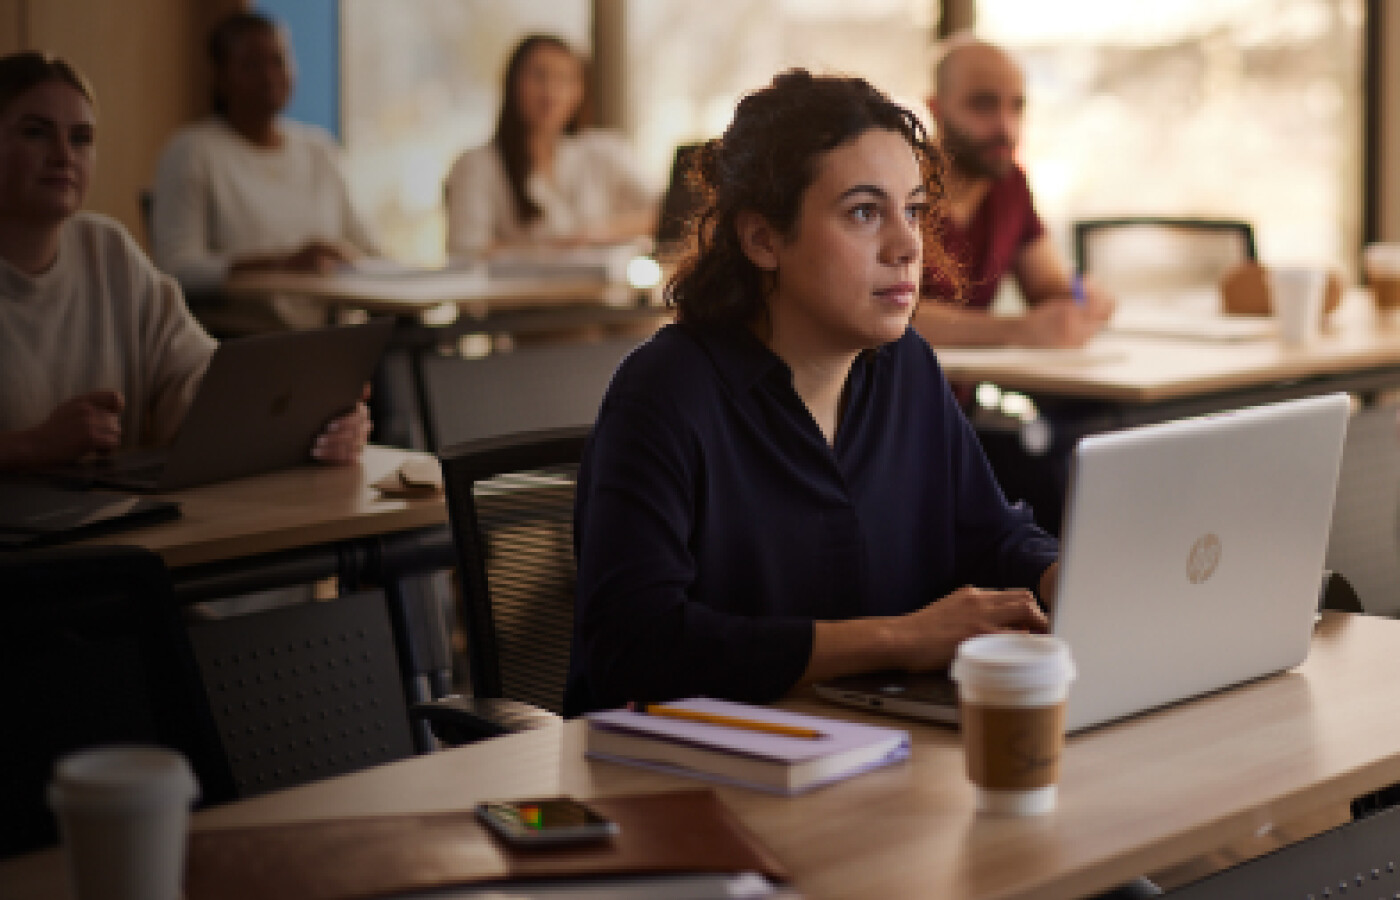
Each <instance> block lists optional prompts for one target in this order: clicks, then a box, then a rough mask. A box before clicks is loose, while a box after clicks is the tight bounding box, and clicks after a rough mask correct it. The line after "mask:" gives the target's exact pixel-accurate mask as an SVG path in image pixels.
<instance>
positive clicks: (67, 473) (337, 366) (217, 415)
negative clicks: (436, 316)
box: [52, 318, 394, 491]
mask: <svg viewBox="0 0 1400 900" xmlns="http://www.w3.org/2000/svg"><path fill="white" fill-rule="evenodd" d="M393 328H394V324H393V320H392V319H388V318H386V319H381V320H376V321H373V322H369V323H368V324H365V325H345V326H339V327H335V328H318V329H314V330H309V331H288V332H279V333H277V334H267V335H257V336H255V337H244V338H238V339H236V340H231V341H225V342H224V343H222V344H220V345H219V349H218V350H216V351H215V352H214V356H213V358H212V359H211V360H210V361H209V368H208V370H207V371H206V372H205V373H204V378H203V379H202V380H201V382H200V385H199V393H197V394H196V395H195V398H194V400H193V402H192V403H191V404H190V408H189V411H188V412H187V413H186V414H185V420H184V422H183V423H182V424H181V425H180V430H179V432H178V433H177V434H176V436H175V440H174V442H173V443H172V444H171V445H170V447H169V449H162V450H139V451H133V452H130V453H121V454H117V455H115V456H112V457H104V458H101V459H97V460H94V461H90V462H84V463H82V464H78V465H73V466H65V467H63V468H61V469H55V470H53V471H52V474H53V475H56V476H58V477H60V478H64V479H68V480H72V481H77V482H79V483H84V484H98V485H104V486H109V487H116V488H120V489H122V490H132V491H172V490H178V489H180V488H187V487H195V486H197V485H201V484H208V483H210V482H214V481H225V480H227V479H230V478H240V477H242V476H245V475H256V474H259V473H261V472H270V471H273V470H274V469H282V468H286V467H288V466H293V465H296V464H298V463H303V462H307V461H308V460H309V459H310V453H311V445H312V443H313V442H314V441H315V439H316V435H317V434H319V433H320V431H321V429H322V428H324V427H325V426H326V423H327V422H329V421H330V420H331V419H333V418H335V417H336V416H338V415H341V414H342V413H344V412H346V411H347V410H349V409H351V408H352V407H353V406H354V405H355V403H356V401H358V400H359V399H360V396H361V394H362V392H363V391H364V385H365V383H366V382H368V381H369V380H370V378H371V376H373V374H374V368H375V366H376V365H377V364H378V362H379V358H380V356H382V355H383V353H384V348H385V346H386V345H387V344H388V342H389V336H390V334H391V333H392V331H393Z"/></svg>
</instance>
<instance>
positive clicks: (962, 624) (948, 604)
mask: <svg viewBox="0 0 1400 900" xmlns="http://www.w3.org/2000/svg"><path fill="white" fill-rule="evenodd" d="M896 625H897V627H898V628H899V629H900V631H901V632H902V636H903V638H904V640H905V643H906V645H905V649H904V654H903V655H904V656H905V659H904V660H903V661H902V665H901V666H900V668H904V669H907V670H909V671H911V672H925V671H929V670H932V669H943V668H946V667H947V666H948V664H949V663H951V662H952V661H953V655H954V654H955V653H956V652H957V649H958V645H959V644H961V643H962V642H963V641H965V640H967V639H968V638H970V637H976V636H977V635H979V634H996V633H1004V632H1017V631H1019V632H1034V633H1043V632H1046V631H1049V630H1050V620H1049V619H1047V618H1046V617H1045V613H1044V612H1043V611H1042V610H1041V608H1040V605H1039V604H1038V603H1036V600H1035V596H1034V595H1033V594H1031V592H1030V591H1027V590H1020V589H1018V590H991V589H988V588H977V587H962V588H958V589H957V590H956V591H954V592H953V593H951V594H949V595H948V596H946V597H944V598H943V599H941V600H937V601H935V602H933V603H930V604H929V605H928V606H925V607H924V608H923V609H920V610H917V611H915V612H912V613H908V614H906V615H903V616H900V617H899V618H898V619H896Z"/></svg>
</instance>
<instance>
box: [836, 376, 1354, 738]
mask: <svg viewBox="0 0 1400 900" xmlns="http://www.w3.org/2000/svg"><path fill="white" fill-rule="evenodd" d="M1350 405H1351V404H1350V399H1349V398H1348V397H1347V395H1345V394H1331V395H1327V396H1322V397H1309V398H1306V399H1302V400H1292V401H1288V402H1285V403H1277V404H1272V405H1269V406H1260V407H1255V408H1252V409H1244V410H1237V411H1232V412H1224V413H1219V414H1216V415H1211V416H1207V417H1203V418H1198V419H1185V420H1181V421H1177V422H1168V423H1165V424H1161V425H1150V426H1146V427H1143V428H1135V429H1131V430H1127V431H1119V432H1114V433H1111V434H1103V435H1095V436H1092V437H1088V438H1085V439H1084V440H1082V441H1081V442H1080V443H1079V446H1078V447H1077V448H1076V449H1075V453H1074V459H1073V463H1072V470H1071V471H1072V474H1071V479H1070V495H1069V502H1068V504H1067V506H1066V510H1065V522H1064V529H1063V534H1064V540H1063V544H1062V551H1061V557H1060V575H1059V589H1058V599H1057V602H1056V606H1055V610H1054V618H1053V630H1054V633H1055V634H1056V635H1058V636H1060V637H1061V638H1063V639H1064V640H1066V641H1067V642H1068V643H1069V645H1070V650H1071V652H1072V653H1073V654H1074V661H1075V665H1076V667H1077V668H1078V670H1079V677H1078V679H1077V680H1076V681H1075V682H1074V685H1073V687H1072V688H1071V689H1070V699H1069V707H1068V709H1067V710H1066V712H1065V716H1066V727H1067V728H1068V729H1069V730H1071V731H1073V730H1077V729H1082V728H1087V727H1089V726H1092V725H1098V724H1100V723H1103V722H1108V721H1112V720H1114V719H1120V718H1123V717H1124V716H1130V715H1133V714H1134V713H1138V712H1142V711H1143V710H1147V709H1152V708H1154V707H1158V706H1162V705H1164V704H1168V703H1173V702H1175V701H1178V700H1184V699H1186V698H1189V697H1194V696H1197V695H1199V694H1203V693H1207V692H1210V691H1214V690H1218V689H1220V688H1224V687H1229V686H1231V685H1235V684H1238V683H1240V682H1243V681H1248V680H1250V679H1253V678H1258V677H1260V676H1263V675H1268V674H1271V673H1274V672H1279V671H1282V670H1284V669H1288V668H1291V667H1293V666H1296V665H1298V664H1299V663H1301V662H1302V661H1303V659H1304V658H1305V657H1306V656H1307V653H1308V646H1309V643H1310V641H1311V638H1312V626H1313V622H1314V614H1315V612H1316V610H1317V605H1318V589H1319V585H1320V583H1321V578H1322V568H1323V557H1324V555H1325V553H1326V550H1327V537H1328V531H1329V528H1330V525H1331V521H1332V506H1333V502H1334V500H1335V498H1336V490H1337V476H1338V472H1339V470H1340V468H1341V459H1342V444H1343V440H1344V438H1345V436H1346V427H1347V420H1348V418H1349V415H1350ZM816 691H817V694H818V695H819V696H821V697H824V698H826V699H828V700H832V701H836V702H838V703H844V704H849V705H853V706H859V707H862V708H865V709H877V710H881V711H886V712H891V713H896V714H900V715H908V716H914V717H917V718H923V719H930V720H934V721H942V722H952V721H956V720H957V710H956V703H957V697H956V692H955V691H954V690H953V685H952V683H951V682H950V681H948V680H947V678H946V677H944V676H942V675H936V674H933V675H907V674H899V673H885V674H879V673H877V674H873V675H862V676H854V677H849V678H840V679H834V680H832V681H829V682H825V683H822V684H818V685H817V686H816Z"/></svg>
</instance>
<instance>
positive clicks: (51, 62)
mask: <svg viewBox="0 0 1400 900" xmlns="http://www.w3.org/2000/svg"><path fill="white" fill-rule="evenodd" d="M94 107H95V103H94V98H93V92H92V89H91V87H90V86H89V85H88V83H87V81H86V80H85V79H84V78H83V77H82V75H81V74H79V73H78V72H77V71H76V70H75V69H74V68H73V67H72V66H70V65H69V64H67V63H65V62H64V61H62V60H59V59H54V58H51V57H48V56H45V55H43V54H40V53H17V54H12V55H9V56H5V57H0V470H16V469H26V468H33V467H36V466H43V465H49V464H54V463H61V462H65V461H70V460H74V459H77V458H79V457H82V456H85V455H87V454H90V453H94V452H97V453H103V452H111V451H114V450H118V449H123V448H129V447H136V446H152V445H160V444H164V443H168V442H169V441H170V439H171V438H172V437H173V436H174V434H175V431H176V429H178V428H179V425H180V422H181V420H182V419H183V418H184V415H185V411H186V410H187V409H188V407H189V403H190V401H191V399H192V398H193V396H194V393H195V391H196V390H197V389H198V386H199V381H200V379H201V377H203V374H204V369H205V366H206V365H207V364H208V361H209V357H210V355H211V354H212V353H213V352H214V346H215V344H214V341H213V340H212V339H211V338H210V337H209V336H208V335H207V334H205V332H204V330H203V329H202V328H200V326H199V324H198V323H197V322H195V320H194V319H193V318H192V317H191V316H190V313H189V311H188V309H186V307H185V302H184V298H183V296H182V295H181V293H180V289H179V287H178V286H177V285H176V284H175V282H174V281H173V280H172V279H170V278H169V277H168V276H166V275H163V274H161V273H160V272H159V271H157V270H156V268H155V267H154V266H153V265H151V262H150V260H149V259H147V258H146V256H145V254H144V253H142V252H141V250H140V248H139V247H137V246H136V244H135V242H134V241H133V240H132V239H131V237H130V235H128V234H127V233H126V231H125V230H124V229H123V228H122V227H121V226H120V225H119V224H117V223H116V222H114V221H112V220H111V219H108V218H106V217H104V216H100V215H96V214H94V213H87V212H82V211H80V210H81V207H82V204H83V200H84V198H85V196H86V193H87V187H88V181H89V178H90V177H91V174H92V170H93V163H94V160H95V158H96V130H97V121H96V114H95V112H94ZM368 430H369V419H368V415H367V413H366V411H365V410H364V408H363V404H361V406H360V408H358V409H356V410H354V411H353V412H351V413H348V414H346V415H345V416H343V417H341V418H339V419H337V420H335V421H334V422H332V423H331V424H330V425H328V426H327V431H326V432H325V433H324V434H323V435H322V438H321V439H320V441H319V442H318V444H317V450H316V451H315V455H316V456H318V457H319V458H321V459H324V460H326V461H331V462H347V461H350V460H353V459H355V458H357V457H358V454H359V451H360V449H361V448H362V447H363V446H364V442H365V438H366V436H367V434H368Z"/></svg>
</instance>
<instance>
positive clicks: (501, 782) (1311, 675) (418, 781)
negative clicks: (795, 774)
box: [0, 613, 1400, 900]
mask: <svg viewBox="0 0 1400 900" xmlns="http://www.w3.org/2000/svg"><path fill="white" fill-rule="evenodd" d="M1397 653H1400V623H1397V622H1392V621H1388V620H1383V619H1376V618H1368V617H1361V616H1349V615H1346V614H1343V613H1328V614H1326V616H1325V617H1324V619H1323V621H1322V623H1321V624H1320V625H1319V626H1318V629H1317V634H1316V638H1315V640H1314V642H1313V650H1312V653H1311V655H1310V656H1309V658H1308V660H1307V662H1305V663H1304V664H1303V665H1302V666H1301V667H1300V668H1298V669H1297V670H1295V671H1292V672H1288V673H1284V674H1282V675H1277V676H1273V677H1270V678H1265V679H1262V680H1259V681H1256V682H1253V683H1250V684H1247V685H1243V686H1241V687H1238V688H1235V689H1233V690H1230V691H1225V692H1221V693H1218V694H1214V695H1211V696H1208V697H1204V698H1201V699H1198V700H1194V701H1191V702H1188V703H1182V704H1178V705H1176V706H1173V707H1169V708H1166V709H1163V710H1159V711H1157V712H1154V713H1151V714H1147V715H1143V716H1139V717H1137V718H1134V719H1130V720H1127V721H1124V722H1120V723H1118V724H1114V725H1108V726H1104V727H1101V728H1097V729H1094V730H1091V731H1089V732H1087V733H1084V734H1081V735H1078V736H1076V737H1073V738H1071V739H1070V741H1069V745H1068V748H1067V751H1066V754H1065V757H1064V766H1063V779H1062V781H1061V796H1060V804H1059V808H1058V810H1057V811H1055V812H1054V813H1051V814H1050V815H1047V816H1043V817H1038V818H1024V819H1017V818H996V817H989V816H983V815H979V814H977V813H976V812H975V810H974V806H975V795H974V792H973V789H972V786H971V785H970V784H969V783H968V781H967V779H966V777H965V776H964V774H963V758H962V752H961V749H960V747H959V744H958V737H957V735H956V733H955V732H953V731H951V730H949V729H946V728H942V727H938V726H932V725H923V724H917V723H907V725H908V727H909V729H910V731H911V732H912V734H913V736H914V749H913V755H912V757H911V759H910V760H909V761H908V762H906V763H901V764H899V765H896V766H892V767H889V768H886V769H882V770H879V771H876V772H873V773H869V774H866V775H861V776H858V777H855V778H852V779H850V780H848V781H845V782H842V783H839V784H836V785H832V786H829V787H826V788H821V789H818V790H816V791H814V792H813V793H811V794H808V795H805V796H802V797H798V798H782V797H775V796H770V795H767V794H762V793H757V792H753V791H747V790H743V789H740V788H726V787H720V788H718V789H717V790H718V791H719V792H720V794H721V796H722V797H723V799H724V801H725V802H726V803H727V804H729V806H730V807H731V808H732V809H733V810H734V811H735V812H736V813H737V815H738V816H739V818H740V819H742V820H743V821H744V822H745V823H746V824H747V825H748V826H749V827H750V828H752V829H753V830H754V831H755V833H757V834H758V835H759V837H760V838H761V839H762V840H763V841H764V842H765V843H766V844H768V846H769V847H771V848H772V850H773V851H774V852H775V853H776V854H777V855H778V857H779V858H780V859H781V860H783V861H784V862H785V863H786V864H787V865H788V866H789V867H790V868H791V870H792V872H793V873H794V876H795V881H796V887H797V889H798V890H799V891H800V892H801V893H802V894H803V896H805V897H808V898H811V900H825V898H832V900H835V898H850V897H880V898H904V897H909V898H925V897H938V898H941V900H974V898H975V900H982V898H1036V900H1056V898H1070V897H1082V896H1085V895H1088V894H1092V893H1094V892H1095V891H1099V890H1102V889H1105V888H1108V887H1110V886H1112V885H1114V884H1118V883H1121V882H1123V881H1126V880H1128V879H1129V878H1131V877H1132V876H1135V875H1139V874H1142V873H1144V872H1150V871H1154V870H1157V869H1160V868H1162V867H1165V866H1169V865H1173V864H1176V863H1179V862H1181V861H1183V860H1186V859H1190V858H1192V857H1195V856H1198V855H1200V854H1202V853H1206V852H1209V851H1211V850H1212V849H1214V848H1216V847H1219V846H1221V845H1223V844H1225V843H1227V842H1230V841H1232V840H1236V839H1238V838H1240V837H1242V836H1247V835H1250V834H1253V833H1255V832H1257V831H1258V830H1260V829H1261V828H1262V827H1264V826H1266V825H1268V824H1269V823H1273V822H1280V821H1285V820H1289V819H1293V818H1297V817H1299V816H1303V815H1307V814H1309V813H1312V812H1315V811H1316V810H1318V809H1322V808H1324V807H1328V806H1332V805H1335V804H1337V803H1339V802H1345V801H1346V800H1349V799H1350V798H1352V797H1354V796H1357V795H1360V794H1364V793H1366V792H1368V791H1371V790H1374V789H1376V788H1378V787H1381V786H1383V785H1387V784H1390V783H1393V782H1397V781H1400V692H1397V691H1395V690H1394V687H1393V681H1394V674H1395V671H1396V664H1395V660H1396V658H1397ZM784 705H787V706H791V707H793V708H797V709H802V710H804V711H811V712H817V713H820V714H825V715H831V716H842V717H849V718H852V719H859V720H863V721H871V722H880V723H882V724H887V725H888V724H898V723H897V720H892V719H883V718H876V717H870V716H864V715H862V714H860V713H858V712H854V711H848V710H843V709H840V708H836V707H830V706H826V705H823V704H820V703H818V702H816V701H813V700H807V699H800V700H794V701H789V702H787V703H785V704H784ZM583 739H584V725H583V724H582V723H581V722H578V721H574V722H569V723H566V724H565V725H563V726H561V727H558V728H550V729H546V730H542V731H535V732H528V733H523V734H517V735H511V736H509V737H504V738H497V739H494V740H491V741H487V742H485V743H482V744H477V745H473V746H467V747H463V748H459V749H456V750H450V751H444V752H441V753H436V754H431V755H429V756H424V757H417V758H414V759H410V760H406V761H403V762H398V763H393V764H390V765H386V766H382V767H379V768H375V769H370V770H366V771H364V772H360V773H356V774H354V775H348V776H344V777H341V778H336V779H332V780H329V781H325V782H320V783H317V784H313V785H308V786H306V787H302V788H297V789H293V790H288V791H284V792H280V793H276V794H272V795H268V796H264V797H260V798H256V799H252V800H246V801H241V802H238V803H233V804H230V805H228V806H224V807H220V808H218V809H213V810H208V811H205V812H202V813H199V814H198V815H196V816H195V818H194V827H195V828H208V827H212V826H218V825H250V824H257V823H267V822H289V821H298V820H310V819H325V818H336V817H345V816H364V815H380V814H388V813H410V812H424V811H439V810H461V809H468V808H470V807H471V806H472V805H473V804H474V803H476V802H477V801H479V800H483V799H488V798H490V799H494V798H511V797H526V796H531V795H533V796H541V795H549V794H559V793H565V794H572V795H575V796H578V797H583V798H587V797H598V796H608V795H615V794H625V793H647V792H653V791H661V790H670V789H675V788H678V787H683V786H694V784H695V782H692V781H688V780H686V779H681V778H677V777H674V776H667V775H662V774H659V773H653V772H648V771H646V770H643V769H637V768H632V767H628V766H623V765H618V764H613V763H606V762H591V761H588V760H585V759H584V758H583ZM0 885H8V886H9V887H10V889H11V890H12V891H13V893H14V895H15V896H23V897H34V898H38V900H45V898H58V897H63V896H65V894H64V884H63V878H62V859H61V856H60V855H59V853H58V852H57V851H45V852H43V853H38V854H33V855H31V856H28V857H23V858H20V859H17V860H12V861H9V862H6V863H3V864H0ZM192 900H198V898H192Z"/></svg>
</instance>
